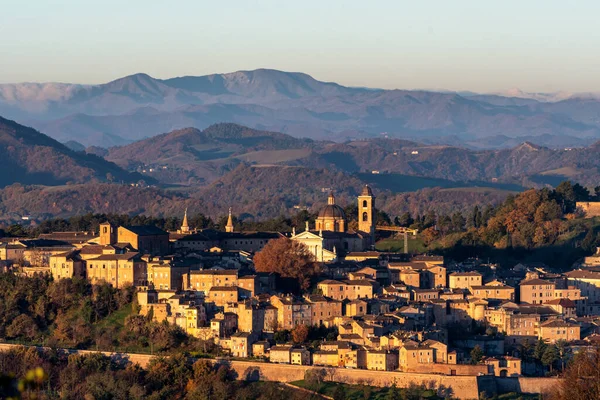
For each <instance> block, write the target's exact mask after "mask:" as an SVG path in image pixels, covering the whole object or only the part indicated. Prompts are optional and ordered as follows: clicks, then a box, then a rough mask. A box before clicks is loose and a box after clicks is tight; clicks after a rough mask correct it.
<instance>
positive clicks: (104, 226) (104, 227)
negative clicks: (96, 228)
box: [100, 221, 118, 245]
mask: <svg viewBox="0 0 600 400" xmlns="http://www.w3.org/2000/svg"><path fill="white" fill-rule="evenodd" d="M117 240H118V239H117V229H116V228H115V227H114V226H113V225H112V224H111V223H110V222H108V221H107V222H103V223H101V224H100V244H101V245H109V244H115V243H117Z"/></svg>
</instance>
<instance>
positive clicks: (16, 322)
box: [6, 314, 40, 340]
mask: <svg viewBox="0 0 600 400" xmlns="http://www.w3.org/2000/svg"><path fill="white" fill-rule="evenodd" d="M39 334H40V330H39V329H38V326H37V324H36V323H35V321H34V320H33V318H31V317H30V316H29V315H27V314H21V315H19V316H18V317H17V318H15V319H13V321H12V323H11V324H10V325H9V326H8V327H7V328H6V335H7V336H8V337H13V338H16V337H20V338H23V339H27V340H32V339H35V338H36V337H37V336H38V335H39Z"/></svg>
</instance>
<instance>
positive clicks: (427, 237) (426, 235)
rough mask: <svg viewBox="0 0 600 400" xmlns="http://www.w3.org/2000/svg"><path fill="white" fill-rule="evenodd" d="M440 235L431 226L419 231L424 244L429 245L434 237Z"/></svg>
mask: <svg viewBox="0 0 600 400" xmlns="http://www.w3.org/2000/svg"><path fill="white" fill-rule="evenodd" d="M439 236H440V233H439V232H438V231H436V230H435V228H433V227H429V228H427V229H425V230H424V231H423V232H421V237H422V238H423V242H424V243H425V245H426V246H429V245H430V244H431V243H433V241H434V240H435V239H437V238H438V237H439Z"/></svg>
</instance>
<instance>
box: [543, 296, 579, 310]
mask: <svg viewBox="0 0 600 400" xmlns="http://www.w3.org/2000/svg"><path fill="white" fill-rule="evenodd" d="M545 304H552V305H560V306H563V307H569V308H574V307H575V302H574V301H573V300H571V299H569V298H562V299H554V300H550V301H547V302H546V303H545Z"/></svg>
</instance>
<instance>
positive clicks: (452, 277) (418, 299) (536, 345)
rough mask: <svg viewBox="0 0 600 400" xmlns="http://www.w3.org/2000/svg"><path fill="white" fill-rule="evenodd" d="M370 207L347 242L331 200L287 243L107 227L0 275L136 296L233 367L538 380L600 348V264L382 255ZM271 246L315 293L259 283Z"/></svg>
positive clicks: (38, 243)
mask: <svg viewBox="0 0 600 400" xmlns="http://www.w3.org/2000/svg"><path fill="white" fill-rule="evenodd" d="M375 201H376V198H375V196H374V194H373V191H372V190H371V188H370V187H368V186H365V187H364V188H363V190H362V192H361V193H360V195H359V196H358V198H357V209H358V215H357V221H358V222H357V223H355V224H351V225H353V226H354V228H350V227H349V223H348V221H347V216H346V215H345V212H344V209H343V208H342V207H340V206H339V205H337V204H336V200H335V196H334V194H333V193H331V194H329V197H328V204H327V205H326V206H325V207H324V208H323V209H321V210H320V211H319V213H318V216H317V218H316V221H315V223H314V226H310V225H309V222H308V221H307V222H306V224H305V227H304V230H300V229H298V230H296V228H294V230H293V231H292V232H291V234H290V233H280V232H237V231H235V228H234V224H233V216H232V212H231V210H230V212H229V217H228V221H227V224H226V227H225V230H224V231H219V230H215V229H196V228H194V227H192V226H189V223H188V218H187V212H186V215H185V216H184V218H183V223H182V225H181V227H180V228H179V229H178V230H176V231H172V232H167V231H165V230H162V229H159V228H157V227H155V226H114V225H112V224H111V223H109V222H105V223H102V224H100V227H99V231H98V232H52V233H47V234H42V235H40V236H39V237H38V238H35V239H13V240H11V241H6V240H5V241H4V242H3V243H2V244H1V245H0V260H1V261H0V262H1V263H2V264H1V265H2V266H3V268H4V270H5V272H6V273H13V274H17V275H25V276H51V277H52V279H53V280H54V281H60V280H62V279H75V278H85V279H87V280H88V281H89V282H90V283H92V284H100V283H108V284H109V285H110V286H112V287H114V288H115V289H128V288H133V289H134V290H135V294H134V297H135V301H136V302H137V305H138V308H137V310H138V312H139V314H140V315H142V316H145V317H146V318H149V319H151V320H152V321H155V322H164V321H166V322H167V323H169V324H171V325H175V326H178V327H180V328H181V330H183V331H184V332H185V333H187V335H190V336H191V337H196V338H199V339H201V340H202V341H204V342H205V343H206V342H210V343H211V344H213V345H214V346H216V347H217V348H218V349H219V352H220V354H227V355H229V356H230V357H233V358H234V359H238V358H242V359H243V358H251V359H253V360H263V361H269V362H271V363H280V364H292V365H294V364H295V365H313V366H323V367H339V368H349V369H366V370H376V371H402V372H415V373H431V374H443V375H456V376H461V375H465V376H481V375H491V376H497V377H519V376H523V375H528V376H543V375H544V374H545V373H547V372H548V371H551V370H552V369H553V368H554V369H557V368H562V367H564V365H565V363H566V361H567V360H568V357H569V354H571V353H573V352H575V351H578V350H581V349H582V348H586V347H589V346H593V345H594V344H596V343H597V342H598V340H600V335H599V333H600V254H597V255H593V256H589V257H585V258H584V259H582V260H581V261H580V262H579V263H578V264H577V265H575V266H574V267H573V269H572V270H570V271H567V272H563V273H557V272H553V271H551V270H550V269H549V268H548V267H547V266H545V265H543V264H542V263H519V264H517V265H514V266H513V267H512V268H509V269H499V268H497V265H495V264H490V263H487V262H484V261H482V260H480V259H476V258H471V259H467V260H466V261H463V262H459V263H457V262H454V261H451V260H445V259H444V257H442V256H434V255H428V254H406V253H394V252H379V251H375V250H373V248H374V247H373V245H374V241H375V235H376V231H377V230H378V229H390V227H387V228H386V227H378V226H377V225H376V222H375ZM395 230H396V232H395V233H396V234H398V235H399V236H400V237H402V235H404V237H405V238H406V235H416V234H417V232H416V231H415V230H411V229H408V228H400V227H398V228H395ZM276 242H278V243H281V244H282V245H283V246H284V247H285V246H286V245H289V244H292V243H296V247H294V246H291V247H289V249H301V251H303V252H304V254H305V255H307V254H308V258H307V259H308V260H309V262H310V263H314V265H317V266H318V268H317V269H316V270H315V271H317V272H315V273H314V274H313V276H310V277H309V278H310V282H309V281H307V282H306V284H305V285H292V286H290V285H289V278H288V279H285V278H286V277H285V276H281V274H278V273H276V272H273V271H260V269H261V268H260V265H258V264H259V261H258V260H259V258H260V255H261V252H262V253H263V256H262V258H265V255H269V257H271V254H272V253H269V251H275V250H273V249H272V248H271V247H273V248H274V243H276ZM270 248H271V249H270ZM286 251H291V250H286ZM296 251H299V250H296ZM281 256H282V257H284V259H285V258H286V257H287V258H294V257H295V256H296V255H295V254H291V253H289V254H284V255H281ZM255 259H256V261H257V262H256V264H257V265H255V263H254V260H255ZM261 262H262V261H261ZM297 268H303V266H302V265H301V264H298V265H297ZM309 332H311V333H310V340H309ZM316 332H317V333H316Z"/></svg>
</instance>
